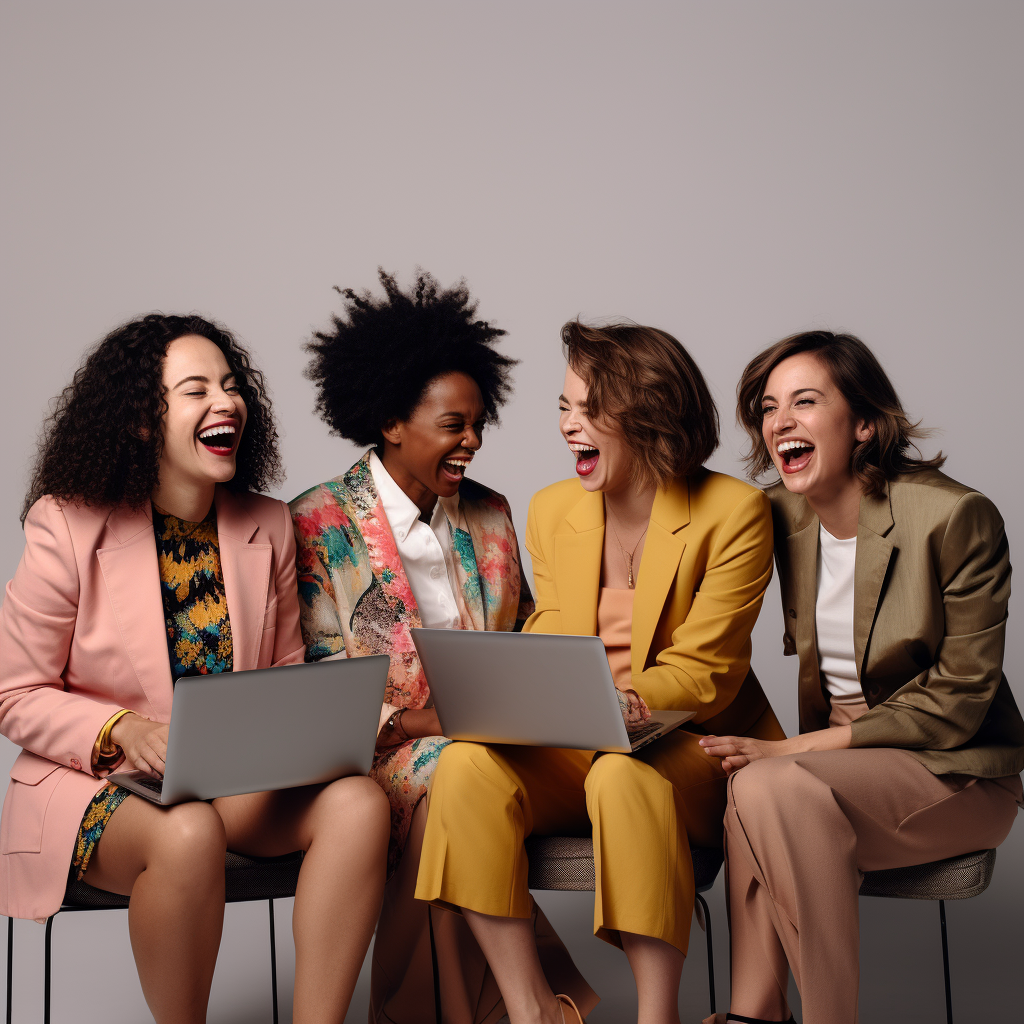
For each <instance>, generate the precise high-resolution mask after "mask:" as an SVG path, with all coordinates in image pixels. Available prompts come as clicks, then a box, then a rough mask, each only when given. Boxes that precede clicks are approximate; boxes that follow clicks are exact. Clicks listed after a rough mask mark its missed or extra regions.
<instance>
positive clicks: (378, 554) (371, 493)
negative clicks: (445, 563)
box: [344, 452, 422, 647]
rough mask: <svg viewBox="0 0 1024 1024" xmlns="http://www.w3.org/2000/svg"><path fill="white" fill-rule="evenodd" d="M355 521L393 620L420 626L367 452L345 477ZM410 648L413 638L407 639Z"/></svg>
mask: <svg viewBox="0 0 1024 1024" xmlns="http://www.w3.org/2000/svg"><path fill="white" fill-rule="evenodd" d="M344 484H345V487H346V489H347V490H348V492H349V497H350V500H351V506H350V507H349V509H348V511H349V514H350V516H351V517H352V518H353V519H354V521H355V523H356V526H357V527H358V529H359V533H360V534H361V536H362V538H363V543H365V544H366V559H367V562H368V563H369V566H370V570H371V572H372V573H373V575H374V577H375V579H376V580H377V583H378V585H379V586H380V588H381V592H382V593H383V594H384V596H385V598H386V599H387V602H388V604H389V605H390V606H391V608H392V610H393V611H394V613H395V620H396V621H397V622H401V623H404V624H405V625H406V626H407V627H411V626H419V625H422V622H421V620H420V611H419V608H418V607H417V606H416V599H415V598H414V597H413V596H412V587H410V586H409V578H408V577H407V576H406V575H405V568H404V567H403V566H402V559H401V556H400V555H399V554H398V548H397V546H396V545H395V537H394V534H393V533H392V532H391V524H390V523H389V522H388V517H387V513H386V512H385V511H384V503H383V502H382V501H381V500H380V495H379V494H378V493H377V488H376V487H374V485H373V474H372V473H371V472H370V453H369V452H367V453H366V454H365V455H364V456H363V457H362V458H361V459H360V460H359V461H358V462H357V463H356V464H355V465H354V466H353V467H352V468H351V469H350V470H349V471H348V472H347V473H346V474H345V476H344ZM409 646H410V647H412V637H411V636H410V637H409Z"/></svg>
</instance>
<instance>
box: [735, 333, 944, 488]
mask: <svg viewBox="0 0 1024 1024" xmlns="http://www.w3.org/2000/svg"><path fill="white" fill-rule="evenodd" d="M800 352H813V353H814V355H815V356H816V357H817V358H818V360H819V361H820V362H821V364H822V366H824V367H825V369H826V370H827V371H828V374H829V376H830V377H831V378H832V383H833V384H835V386H836V387H837V388H838V389H839V391H840V392H841V393H842V395H843V397H844V398H845V399H846V401H847V402H848V403H849V404H850V408H851V409H852V410H853V414H854V416H856V417H857V418H858V419H863V420H865V421H866V422H868V423H872V424H874V427H875V429H874V432H873V434H872V435H871V437H869V438H868V439H867V440H866V441H862V442H861V443H860V444H858V445H857V446H856V447H855V448H854V449H853V454H852V456H851V462H852V467H853V471H854V473H856V474H857V476H858V477H859V478H860V481H861V483H863V484H864V489H865V491H866V492H867V493H868V494H870V495H873V496H875V497H880V496H881V495H882V494H884V493H885V483H886V481H887V480H892V479H893V478H894V477H895V476H897V475H898V474H899V473H913V472H915V471H916V470H920V469H938V468H939V466H941V465H942V464H943V463H944V462H945V461H946V460H945V457H944V456H943V454H942V452H939V454H938V455H937V456H936V457H935V458H934V459H925V458H924V457H923V456H922V455H921V452H920V451H919V450H918V448H917V445H916V444H915V443H914V442H915V441H918V440H920V439H922V438H925V437H927V436H928V434H929V431H927V430H923V429H921V425H920V423H911V422H910V420H909V419H908V418H907V414H906V413H905V412H904V411H903V405H902V403H901V402H900V400H899V396H898V395H897V394H896V389H895V388H894V387H893V386H892V381H890V380H889V378H888V376H886V373H885V370H883V369H882V366H881V364H880V363H879V362H878V360H877V359H876V358H875V355H874V353H873V352H872V351H871V349H869V348H868V347H867V345H865V344H864V342H863V341H861V340H860V338H856V337H854V336H853V335H852V334H834V333H833V332H832V331H804V332H803V333H801V334H791V335H790V336H789V337H788V338H783V339H782V340H781V341H777V342H775V344H774V345H770V346H769V347H768V348H766V349H765V350H764V351H763V352H760V353H759V354H758V355H756V356H754V358H753V359H752V360H751V361H750V362H749V363H748V364H747V368H746V369H745V370H744V371H743V376H742V377H740V382H739V384H738V385H737V387H736V419H737V420H738V421H739V423H740V425H741V426H742V427H743V429H744V430H746V432H747V434H748V435H749V436H750V450H749V451H748V452H747V453H746V455H744V457H743V458H744V461H745V462H746V463H747V467H748V472H749V474H750V476H751V478H755V477H758V476H760V475H761V474H762V473H764V472H766V471H767V470H769V469H771V468H772V458H771V455H769V454H768V449H767V447H766V446H765V444H764V438H763V437H762V435H761V420H762V419H763V414H762V412H761V400H762V398H763V397H764V389H765V386H766V385H767V383H768V376H769V374H771V372H772V370H774V369H775V367H776V366H778V365H779V363H781V362H782V361H783V360H784V359H788V358H789V357H790V356H795V355H797V354H798V353H800ZM911 449H913V450H914V451H916V452H917V456H916V457H914V456H913V455H911V454H910V450H911Z"/></svg>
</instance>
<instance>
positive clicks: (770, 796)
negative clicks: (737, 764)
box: [728, 757, 804, 817]
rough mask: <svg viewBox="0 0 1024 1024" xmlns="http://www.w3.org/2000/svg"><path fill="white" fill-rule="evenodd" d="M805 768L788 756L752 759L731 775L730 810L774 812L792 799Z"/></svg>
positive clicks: (750, 813) (758, 812)
mask: <svg viewBox="0 0 1024 1024" xmlns="http://www.w3.org/2000/svg"><path fill="white" fill-rule="evenodd" d="M803 774H804V773H803V770H802V769H801V768H800V766H799V765H798V764H796V763H795V762H794V761H792V760H790V759H789V758H783V757H766V758H763V759H762V760H760V761H752V762H751V763H750V764H748V765H745V766H744V767H743V768H741V769H740V770H739V771H737V772H734V773H733V774H732V775H731V776H730V777H729V803H728V807H729V810H730V811H735V812H736V813H738V814H740V815H741V816H748V817H749V816H752V815H755V814H764V813H769V814H772V815H774V814H775V813H776V812H777V811H778V809H779V808H780V807H781V806H783V805H784V804H787V803H790V802H792V801H793V799H794V796H795V794H797V793H798V792H799V791H800V789H801V788H802V787H801V777H802V775H803Z"/></svg>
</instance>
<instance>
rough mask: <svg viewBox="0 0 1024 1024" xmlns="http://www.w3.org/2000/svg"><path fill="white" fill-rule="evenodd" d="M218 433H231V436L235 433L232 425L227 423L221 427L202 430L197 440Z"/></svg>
mask: <svg viewBox="0 0 1024 1024" xmlns="http://www.w3.org/2000/svg"><path fill="white" fill-rule="evenodd" d="M219 434H231V436H232V437H233V436H234V434H235V428H234V427H232V426H228V425H227V424H225V425H224V426H222V427H210V429H209V430H204V431H203V432H202V433H201V434H200V435H199V440H200V441H205V440H206V439H207V438H210V437H217V436H218V435H219Z"/></svg>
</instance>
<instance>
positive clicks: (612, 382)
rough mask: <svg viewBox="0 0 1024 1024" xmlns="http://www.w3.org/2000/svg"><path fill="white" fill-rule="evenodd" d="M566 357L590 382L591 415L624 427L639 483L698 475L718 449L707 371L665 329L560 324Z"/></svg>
mask: <svg viewBox="0 0 1024 1024" xmlns="http://www.w3.org/2000/svg"><path fill="white" fill-rule="evenodd" d="M562 346H563V351H564V353H565V358H566V361H567V362H568V364H569V365H570V366H571V367H572V368H573V370H574V371H575V372H576V373H577V374H579V376H580V377H581V379H582V380H583V382H584V383H585V384H586V385H587V413H588V415H590V416H592V417H595V418H596V417H598V416H602V415H604V416H607V417H608V418H610V419H611V420H613V421H614V422H615V423H616V424H617V425H618V427H619V429H620V430H621V431H622V439H623V441H624V442H625V444H626V449H627V450H628V451H629V453H630V455H631V456H632V459H633V465H632V474H633V482H634V484H636V486H638V487H649V486H651V485H654V486H656V487H664V486H665V485H666V484H668V483H669V482H670V481H672V480H674V479H677V478H679V477H684V476H689V475H690V474H691V473H694V472H696V470H698V469H700V467H701V466H702V465H704V463H705V462H706V461H707V460H708V459H709V458H710V457H711V453H712V452H714V450H715V449H716V448H717V447H718V410H717V409H716V408H715V403H714V400H713V399H712V397H711V392H710V391H709V390H708V385H707V382H706V381H705V380H704V375H703V374H702V373H701V372H700V370H699V369H697V364H696V363H695V362H694V361H693V360H692V359H691V358H690V354H689V353H688V352H687V351H686V349H685V348H683V346H682V345H680V344H679V342H678V341H676V339H675V338H673V337H672V335H671V334H668V333H666V332H665V331H659V330H658V329H657V328H654V327H644V326H642V325H640V324H634V323H629V322H625V321H623V322H616V323H611V324H606V325H603V326H590V325H587V324H584V323H581V322H580V321H579V320H570V321H569V322H568V323H567V324H566V325H565V326H564V327H563V328H562Z"/></svg>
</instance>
